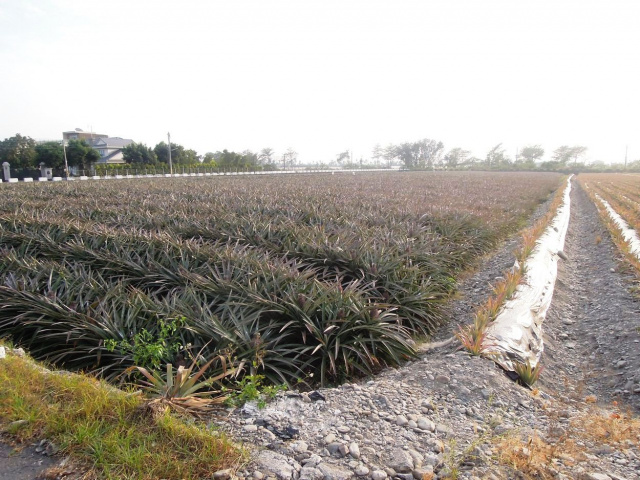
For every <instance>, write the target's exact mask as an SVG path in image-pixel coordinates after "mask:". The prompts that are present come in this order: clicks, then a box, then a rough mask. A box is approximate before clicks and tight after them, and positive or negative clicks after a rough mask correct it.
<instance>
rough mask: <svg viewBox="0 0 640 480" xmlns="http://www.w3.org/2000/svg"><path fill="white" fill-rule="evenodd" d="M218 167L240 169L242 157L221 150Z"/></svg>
mask: <svg viewBox="0 0 640 480" xmlns="http://www.w3.org/2000/svg"><path fill="white" fill-rule="evenodd" d="M217 163H218V165H220V166H221V167H224V168H240V167H241V166H243V165H242V164H243V160H242V155H240V154H239V153H236V152H230V151H229V150H227V149H224V150H222V152H221V155H220V157H219V158H218V160H217Z"/></svg>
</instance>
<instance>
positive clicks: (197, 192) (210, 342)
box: [0, 173, 560, 383]
mask: <svg viewBox="0 0 640 480" xmlns="http://www.w3.org/2000/svg"><path fill="white" fill-rule="evenodd" d="M559 182H560V177H559V176H556V175H545V174H529V175H528V174H505V175H500V174H494V175H485V174H450V175H441V174H438V175H436V174H433V175H432V174H418V175H416V174H412V175H409V174H398V173H396V174H369V175H360V176H349V177H347V176H329V175H327V176H304V177H297V178H295V179H292V178H287V177H278V178H276V177H272V178H243V179H188V180H187V179H150V180H143V181H141V182H138V183H136V184H133V183H127V182H121V183H119V184H117V185H115V184H113V183H91V184H80V185H79V184H57V185H56V184H51V185H49V184H47V185H32V186H21V188H20V189H15V188H14V189H10V188H7V189H0V202H2V206H3V207H2V209H1V212H2V213H0V246H1V248H2V251H1V254H2V261H1V262H0V285H1V286H0V335H9V336H11V337H12V338H13V340H14V341H15V342H17V343H20V344H24V345H27V346H28V347H29V348H30V349H31V351H32V353H33V354H34V355H35V356H36V357H39V358H46V359H48V360H50V361H53V362H56V363H60V364H63V365H65V366H67V367H68V368H77V369H84V370H93V371H97V372H100V373H101V374H102V375H104V376H106V377H115V376H117V375H118V374H119V373H121V372H122V371H123V370H125V369H126V368H127V367H129V366H131V365H134V364H140V363H141V362H147V364H146V366H152V367H153V366H157V365H159V364H161V363H164V362H174V363H176V362H181V361H183V362H184V361H186V360H187V359H188V357H189V355H191V354H193V353H194V352H198V351H200V350H202V354H203V356H204V357H206V358H212V357H213V356H217V355H221V354H222V355H225V356H226V357H227V358H228V360H229V362H231V363H233V364H235V365H236V366H244V371H245V372H249V373H260V374H263V375H265V376H267V377H268V378H269V379H270V380H271V381H273V382H277V383H281V382H291V381H296V380H298V381H300V380H309V379H311V380H312V381H313V382H315V381H320V382H322V383H327V382H329V381H337V380H340V379H341V378H344V377H347V376H351V375H354V374H356V375H361V374H366V373H370V372H372V371H375V370H376V369H378V368H380V367H382V366H384V365H388V364H397V363H398V362H400V361H402V360H403V359H404V358H407V357H409V356H411V355H412V354H413V348H412V345H413V337H415V336H423V335H429V334H431V333H433V332H434V330H435V329H436V328H437V326H438V325H439V324H440V323H441V322H442V321H444V319H443V314H442V308H441V306H442V303H443V301H444V300H446V298H447V297H448V295H450V294H451V293H452V292H453V290H454V288H455V278H456V277H457V275H458V273H459V272H460V271H461V270H464V269H465V268H468V267H469V266H470V265H471V264H473V261H474V258H476V257H477V256H478V255H481V254H483V253H485V252H488V251H489V250H490V249H491V248H492V246H493V245H494V244H495V242H496V241H498V240H499V239H500V238H502V237H504V236H505V235H507V234H509V233H510V232H513V231H514V230H515V229H517V228H518V227H519V226H520V225H521V224H522V222H523V221H524V220H525V219H526V218H527V216H528V215H529V214H530V213H531V212H532V211H533V209H534V208H535V207H536V205H537V204H538V203H539V202H541V201H543V200H544V199H545V198H546V197H548V195H549V193H550V192H552V191H553V190H554V189H555V188H557V186H558V185H559ZM152 347H153V348H152Z"/></svg>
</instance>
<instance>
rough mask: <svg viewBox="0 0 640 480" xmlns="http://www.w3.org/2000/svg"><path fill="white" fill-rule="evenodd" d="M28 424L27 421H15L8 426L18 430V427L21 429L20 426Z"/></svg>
mask: <svg viewBox="0 0 640 480" xmlns="http://www.w3.org/2000/svg"><path fill="white" fill-rule="evenodd" d="M28 423H29V422H28V421H27V420H16V421H15V422H11V423H10V424H9V428H19V427H21V426H22V425H26V424H28Z"/></svg>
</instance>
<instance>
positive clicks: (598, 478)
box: [584, 472, 611, 480]
mask: <svg viewBox="0 0 640 480" xmlns="http://www.w3.org/2000/svg"><path fill="white" fill-rule="evenodd" d="M584 478H585V480H611V477H610V476H609V475H606V474H604V473H593V472H591V473H587V474H586V475H585V477H584Z"/></svg>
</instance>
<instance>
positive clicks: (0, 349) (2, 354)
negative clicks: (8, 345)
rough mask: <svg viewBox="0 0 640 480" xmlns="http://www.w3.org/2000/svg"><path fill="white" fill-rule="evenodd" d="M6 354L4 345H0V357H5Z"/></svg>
mask: <svg viewBox="0 0 640 480" xmlns="http://www.w3.org/2000/svg"><path fill="white" fill-rule="evenodd" d="M6 356H7V351H6V350H5V348H4V347H0V359H2V358H5V357H6Z"/></svg>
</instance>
